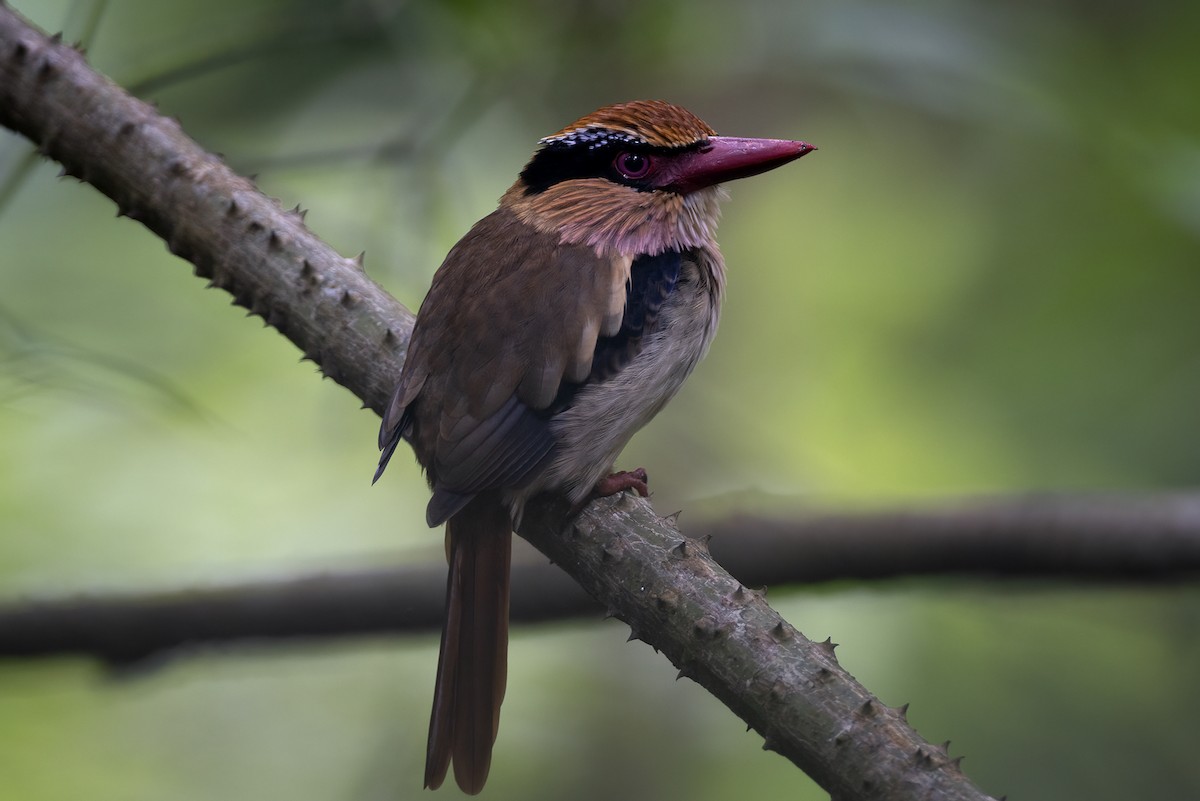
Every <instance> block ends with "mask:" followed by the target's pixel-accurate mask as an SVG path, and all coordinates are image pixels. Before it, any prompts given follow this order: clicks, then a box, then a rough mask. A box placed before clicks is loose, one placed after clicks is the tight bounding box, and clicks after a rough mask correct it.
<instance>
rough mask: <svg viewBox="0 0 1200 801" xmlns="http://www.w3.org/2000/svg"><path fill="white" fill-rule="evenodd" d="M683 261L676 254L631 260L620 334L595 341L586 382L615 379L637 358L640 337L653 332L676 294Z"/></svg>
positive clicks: (669, 252)
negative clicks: (665, 308)
mask: <svg viewBox="0 0 1200 801" xmlns="http://www.w3.org/2000/svg"><path fill="white" fill-rule="evenodd" d="M682 261H683V257H682V256H681V255H680V253H679V251H676V250H668V251H667V252H665V253H659V254H658V255H657V256H639V257H638V258H636V259H634V261H633V265H632V266H631V267H630V269H629V288H628V290H627V292H626V295H625V317H624V318H623V319H622V320H621V330H620V331H618V332H617V333H616V334H614V335H612V336H610V337H600V339H599V340H597V342H596V353H595V356H593V357H592V374H591V375H590V376H589V377H588V380H589V381H603V380H604V379H606V378H609V377H611V376H613V375H615V374H616V373H617V372H619V371H620V370H621V369H622V368H623V367H625V365H627V364H629V361H630V360H631V359H633V357H634V356H636V355H637V354H638V351H640V350H641V348H642V337H643V336H645V335H646V334H649V333H650V332H651V331H653V330H654V327H655V324H656V323H657V322H658V313H659V311H660V310H661V309H662V306H663V304H664V303H666V301H667V298H668V297H670V296H671V293H672V292H674V291H675V284H676V283H677V282H678V281H679V270H680V265H681V263H682Z"/></svg>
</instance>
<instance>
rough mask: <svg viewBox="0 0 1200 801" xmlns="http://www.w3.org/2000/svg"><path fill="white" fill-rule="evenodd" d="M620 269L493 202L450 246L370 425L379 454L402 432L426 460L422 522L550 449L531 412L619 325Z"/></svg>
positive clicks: (511, 479)
mask: <svg viewBox="0 0 1200 801" xmlns="http://www.w3.org/2000/svg"><path fill="white" fill-rule="evenodd" d="M628 278H629V262H628V261H621V260H608V259H602V258H600V257H598V256H597V255H596V254H595V252H594V251H593V250H591V249H590V248H586V247H581V246H568V245H561V244H559V243H558V241H557V240H556V238H554V237H553V236H550V235H547V234H541V233H537V232H535V231H534V230H533V229H531V228H529V227H528V226H526V225H524V224H523V223H521V222H520V220H518V219H517V218H516V217H515V216H514V215H513V214H512V213H511V212H508V211H505V210H503V209H501V210H498V211H496V212H494V213H492V214H490V215H488V216H487V217H485V218H484V219H482V220H480V221H479V222H478V223H477V224H476V225H475V227H474V228H472V229H471V231H470V232H469V233H468V234H467V235H466V236H464V237H463V238H462V240H461V241H459V243H458V244H457V245H455V246H454V248H453V249H452V250H451V251H450V253H449V255H448V256H447V257H446V261H445V262H444V263H443V264H442V266H441V268H440V269H439V270H438V272H437V274H436V275H435V276H434V279H433V285H432V286H431V287H430V290H429V294H428V295H427V296H426V298H425V302H424V303H422V304H421V310H420V312H419V313H418V315H417V324H416V328H415V329H414V331H413V337H412V342H411V345H410V347H409V353H408V360H407V362H406V363H405V365H404V370H403V371H402V373H401V378H400V385H399V386H398V387H397V390H396V395H395V397H394V398H393V400H392V404H391V406H390V408H389V409H388V412H387V414H385V415H384V422H383V426H382V428H381V429H380V447H381V448H382V449H384V451H385V453H384V459H383V460H382V461H381V464H382V463H386V459H387V457H389V456H390V451H391V450H392V449H394V448H395V445H396V443H397V442H398V441H399V439H400V437H401V436H403V437H404V438H406V439H408V440H409V441H410V442H411V443H412V446H413V450H414V451H415V452H416V454H417V459H418V461H419V462H420V463H421V464H422V466H424V467H425V469H426V472H427V475H428V478H429V482H430V485H431V486H432V487H433V489H434V497H433V499H432V500H431V501H430V505H429V509H428V510H427V518H428V520H429V523H430V525H438V524H440V523H441V522H442V521H443V520H445V519H446V518H447V517H449V516H450V515H452V514H453V513H454V512H455V511H457V510H458V509H460V508H462V506H463V505H465V504H466V503H467V501H469V500H470V498H471V497H472V496H473V495H474V494H475V493H478V492H481V491H484V490H488V489H500V488H506V487H517V486H520V485H521V483H522V482H523V481H524V480H525V479H527V477H528V476H529V474H530V472H531V471H532V470H533V469H534V468H535V467H536V466H537V465H538V463H539V462H541V461H542V459H543V458H544V457H545V456H546V454H547V453H549V451H550V449H551V448H552V447H553V445H554V441H553V437H552V435H551V433H550V428H549V423H548V419H547V416H546V415H544V414H539V412H542V411H543V410H545V409H546V408H547V407H549V406H550V404H551V403H552V402H553V401H554V399H555V397H556V396H557V394H558V390H559V387H560V386H561V384H562V383H563V381H564V380H565V381H571V382H582V381H584V380H586V379H587V377H588V375H589V374H590V373H591V370H592V360H593V356H594V354H595V349H596V340H597V338H598V337H600V336H601V335H605V336H608V335H612V334H615V333H616V332H617V331H618V330H619V329H620V325H621V318H622V315H623V312H624V303H625V287H626V283H627V281H628Z"/></svg>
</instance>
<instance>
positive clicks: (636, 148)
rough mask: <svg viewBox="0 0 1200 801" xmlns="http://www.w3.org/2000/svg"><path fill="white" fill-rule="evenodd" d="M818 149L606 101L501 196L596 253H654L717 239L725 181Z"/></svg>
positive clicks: (667, 110)
mask: <svg viewBox="0 0 1200 801" xmlns="http://www.w3.org/2000/svg"><path fill="white" fill-rule="evenodd" d="M814 149H815V148H814V147H813V146H812V145H809V144H807V143H805V142H794V141H789V140H782V139H740V138H735V137H728V136H718V135H717V133H716V131H714V130H713V129H712V128H711V127H709V125H708V124H707V123H705V122H704V121H703V120H701V119H700V118H699V117H697V116H696V115H695V114H692V113H691V112H690V111H688V110H687V109H684V108H681V107H679V106H675V105H672V104H670V103H666V102H663V101H661V100H639V101H634V102H632V103H620V104H617V105H613V106H605V107H604V108H602V109H599V110H597V111H594V112H592V113H591V114H589V115H587V116H586V117H583V118H581V119H579V120H576V121H575V122H573V123H572V124H570V125H568V126H567V127H566V128H563V129H562V130H561V131H559V132H558V133H555V134H552V135H550V136H547V137H545V138H544V139H542V140H541V141H540V142H539V147H538V150H537V152H535V153H534V154H533V158H531V159H530V160H529V163H528V164H526V165H525V169H524V170H522V171H521V175H520V177H519V178H518V179H517V182H516V183H515V184H514V185H513V186H512V188H511V189H509V191H508V193H506V194H505V196H504V198H503V199H502V202H503V203H505V204H507V205H509V206H510V207H511V208H512V209H513V210H514V211H515V212H516V213H517V214H518V216H520V217H521V219H522V220H524V221H525V222H526V223H528V224H530V225H533V226H534V227H535V228H537V229H539V230H542V231H546V232H554V233H557V234H558V235H559V236H560V238H561V241H563V242H565V243H570V244H587V245H590V246H592V247H594V248H595V249H596V250H597V252H606V251H607V252H609V253H612V252H616V253H621V254H625V255H631V256H633V255H640V254H654V253H659V252H662V251H664V250H667V249H672V248H674V249H686V248H691V247H699V246H702V245H706V244H710V243H711V242H712V239H713V237H714V235H715V229H716V223H717V216H718V201H719V200H720V197H721V195H720V191H719V189H718V188H717V186H718V185H719V184H721V183H722V182H725V181H731V180H734V179H736V178H745V177H748V176H751V175H757V174H759V173H761V172H766V171H767V170H770V169H774V168H775V167H778V166H780V165H782V164H786V163H787V162H789V161H792V160H794V159H798V158H800V157H801V156H803V155H804V154H805V153H808V152H809V151H811V150H814Z"/></svg>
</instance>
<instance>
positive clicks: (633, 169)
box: [613, 153, 653, 180]
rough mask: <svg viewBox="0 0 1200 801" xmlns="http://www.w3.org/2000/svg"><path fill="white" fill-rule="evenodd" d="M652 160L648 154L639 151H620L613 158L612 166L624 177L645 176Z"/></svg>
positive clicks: (635, 177)
mask: <svg viewBox="0 0 1200 801" xmlns="http://www.w3.org/2000/svg"><path fill="white" fill-rule="evenodd" d="M652 164H653V162H652V160H651V158H650V157H649V156H646V155H643V154H641V153H621V154H620V155H618V156H617V157H616V158H615V159H613V167H615V168H616V170H617V172H619V173H620V174H621V175H622V176H624V177H625V178H630V179H635V180H636V179H638V178H645V177H646V175H647V174H649V172H650V167H651V166H652Z"/></svg>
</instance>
